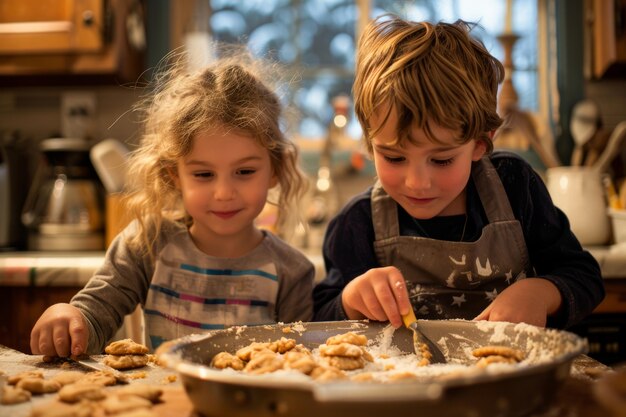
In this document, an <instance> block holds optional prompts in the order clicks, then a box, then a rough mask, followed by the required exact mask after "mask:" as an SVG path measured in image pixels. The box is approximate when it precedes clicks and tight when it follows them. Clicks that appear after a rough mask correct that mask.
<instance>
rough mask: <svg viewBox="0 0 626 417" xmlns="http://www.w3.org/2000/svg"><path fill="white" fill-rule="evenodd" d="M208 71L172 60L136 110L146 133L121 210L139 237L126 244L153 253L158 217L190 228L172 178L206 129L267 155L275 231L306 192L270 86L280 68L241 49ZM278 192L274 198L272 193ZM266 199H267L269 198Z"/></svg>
mask: <svg viewBox="0 0 626 417" xmlns="http://www.w3.org/2000/svg"><path fill="white" fill-rule="evenodd" d="M221 54H222V56H221V57H220V58H219V59H218V60H215V62H213V63H210V64H208V65H207V66H205V67H203V68H201V69H196V70H189V59H190V58H191V57H188V56H187V55H185V54H172V55H171V56H169V57H168V59H169V61H167V62H165V63H164V64H163V65H164V66H163V69H162V70H161V71H160V72H158V73H157V75H156V76H155V78H154V85H155V87H154V90H153V91H152V92H151V93H150V94H149V95H148V96H146V97H145V98H144V99H143V100H142V101H141V102H140V103H139V104H138V105H137V106H136V110H138V111H139V112H140V114H141V115H142V121H143V122H144V131H143V134H142V137H141V140H140V143H139V146H138V148H137V149H136V150H135V151H133V153H132V154H131V158H130V160H129V172H128V178H129V184H128V187H127V193H126V200H125V203H126V207H127V208H128V210H129V214H131V218H133V219H136V220H137V221H138V225H139V233H137V235H135V236H134V237H132V238H131V240H130V243H131V244H134V245H137V246H138V247H144V248H146V250H147V251H148V252H149V253H150V254H152V255H153V253H152V244H153V242H154V240H155V239H156V237H157V234H158V231H159V230H160V228H161V225H162V221H163V219H164V218H167V219H171V220H182V221H185V222H187V223H188V224H189V222H190V221H191V219H190V218H189V217H188V215H187V214H186V213H185V210H184V207H183V204H182V197H181V194H180V192H179V191H178V190H177V189H176V186H175V184H174V181H173V179H172V176H171V174H172V173H173V172H175V171H176V164H177V161H179V160H180V158H182V157H184V156H186V155H187V154H189V152H191V150H192V147H193V139H194V136H195V135H196V134H197V133H200V132H202V131H204V130H206V129H211V128H218V129H234V130H237V131H238V132H242V133H244V134H247V135H249V136H251V137H253V138H254V139H256V140H257V141H258V143H259V144H260V145H261V146H263V147H264V148H266V149H267V150H268V151H269V155H270V161H271V165H272V170H273V173H274V175H276V178H277V180H278V187H277V194H278V197H277V201H273V202H270V203H272V204H275V205H277V206H278V221H277V222H278V226H279V227H278V230H281V228H280V226H282V225H284V224H285V223H286V217H287V216H286V214H287V213H288V212H289V209H290V208H292V207H293V206H294V205H295V204H296V202H297V201H298V200H299V198H300V197H301V195H302V193H304V191H305V187H306V183H305V179H304V176H303V174H302V173H301V171H300V169H299V168H298V151H297V148H296V146H295V145H294V143H293V142H292V141H290V140H289V139H287V138H286V137H285V135H284V134H283V132H282V130H281V126H280V122H281V113H282V105H281V103H280V99H279V97H278V96H277V94H276V93H275V90H274V88H277V87H278V86H277V85H275V83H277V82H278V79H270V78H269V77H274V78H276V75H277V74H279V72H277V70H278V68H276V67H274V66H272V65H271V63H269V62H266V61H263V60H261V59H259V58H255V57H252V56H251V55H250V54H249V53H248V52H245V51H243V50H242V49H232V48H231V49H230V50H226V49H222V50H221ZM274 194H276V193H274ZM271 195H272V193H270V196H271Z"/></svg>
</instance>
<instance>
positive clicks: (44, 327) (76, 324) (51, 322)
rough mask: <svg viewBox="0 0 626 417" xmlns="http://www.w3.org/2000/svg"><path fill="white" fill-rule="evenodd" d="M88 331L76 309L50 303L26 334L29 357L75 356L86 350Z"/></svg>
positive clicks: (67, 305) (62, 304) (70, 306)
mask: <svg viewBox="0 0 626 417" xmlns="http://www.w3.org/2000/svg"><path fill="white" fill-rule="evenodd" d="M87 333H88V329H87V325H86V323H85V319H84V318H83V315H82V314H81V312H80V310H78V309H77V308H76V307H74V306H72V305H70V304H64V303H60V304H54V305H53V306H50V307H48V309H47V310H46V311H44V312H43V314H42V315H41V317H39V320H37V323H35V326H34V327H33V330H32V331H31V333H30V350H31V351H32V353H33V355H45V356H61V357H67V356H70V355H73V356H78V355H81V354H83V353H84V352H85V350H86V349H87V340H88V336H89V335H88V334H87Z"/></svg>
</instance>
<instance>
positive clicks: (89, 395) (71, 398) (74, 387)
mask: <svg viewBox="0 0 626 417" xmlns="http://www.w3.org/2000/svg"><path fill="white" fill-rule="evenodd" d="M104 397H106V393H105V391H104V388H103V387H102V385H99V384H85V383H82V382H79V383H74V384H70V385H66V386H64V387H63V388H61V390H60V391H59V399H60V400H61V401H63V402H66V403H76V402H79V401H81V400H91V401H98V400H101V399H103V398H104Z"/></svg>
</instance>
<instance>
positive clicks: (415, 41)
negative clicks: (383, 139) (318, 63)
mask: <svg viewBox="0 0 626 417" xmlns="http://www.w3.org/2000/svg"><path fill="white" fill-rule="evenodd" d="M473 26H474V25H473V24H471V23H467V22H464V21H461V20H459V21H457V22H455V23H443V22H440V23H430V22H410V21H406V20H403V19H401V18H399V17H397V16H393V15H383V16H381V17H379V18H378V19H376V20H374V21H373V22H371V23H370V24H369V25H368V26H367V27H366V28H365V30H364V32H363V34H362V35H361V38H360V39H359V45H358V50H357V57H356V78H355V82H354V88H353V93H354V103H355V113H356V115H357V118H358V119H359V122H360V124H361V126H362V128H363V132H364V136H365V145H366V147H367V149H368V151H369V152H370V153H371V152H372V137H373V136H374V135H375V134H376V131H374V130H372V127H371V126H370V119H371V117H372V115H373V114H375V113H376V112H379V111H381V110H383V109H385V110H386V111H387V113H386V114H383V115H382V116H384V117H383V120H386V118H387V117H388V116H389V113H388V112H390V111H396V112H397V114H398V120H399V123H398V126H397V132H398V135H397V141H398V143H399V144H401V143H402V142H403V141H405V140H409V141H410V140H411V138H410V136H409V131H410V129H411V128H412V127H414V126H417V127H418V128H419V129H423V130H424V131H425V132H426V135H427V136H428V137H429V138H430V139H431V140H433V141H435V142H436V141H437V138H436V137H434V135H433V134H432V131H431V128H430V126H431V124H432V123H435V124H437V125H439V126H442V127H444V128H447V129H451V130H458V131H459V132H461V137H460V138H459V141H460V142H461V143H465V142H468V141H469V140H471V139H481V140H483V141H484V142H485V144H486V145H487V150H488V152H491V150H492V149H493V143H492V142H491V139H490V138H489V136H488V132H491V131H494V130H496V128H498V127H499V126H500V124H501V123H502V119H500V117H499V116H498V113H497V92H498V84H499V83H500V82H502V80H503V79H504V67H503V65H502V64H501V63H500V61H498V60H497V59H496V58H494V57H493V56H492V55H491V54H489V52H488V51H487V50H486V49H485V47H484V46H483V44H482V43H481V42H480V41H478V40H477V39H475V38H473V37H472V35H471V34H470V32H471V30H472V28H473ZM378 116H380V115H378ZM381 125H382V123H381Z"/></svg>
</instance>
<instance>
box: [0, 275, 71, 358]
mask: <svg viewBox="0 0 626 417" xmlns="http://www.w3.org/2000/svg"><path fill="white" fill-rule="evenodd" d="M81 288H82V287H57V286H49V287H33V286H20V287H11V286H3V287H0V317H1V319H0V345H5V346H8V347H10V348H12V349H15V350H19V351H20V352H24V353H30V331H31V330H32V328H33V326H34V325H35V323H36V322H37V319H39V316H41V314H42V313H43V312H44V311H45V310H46V308H48V307H50V306H51V305H53V304H56V303H67V302H69V301H70V299H71V298H72V297H73V296H74V294H76V293H77V292H78V291H79V290H80V289H81Z"/></svg>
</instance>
